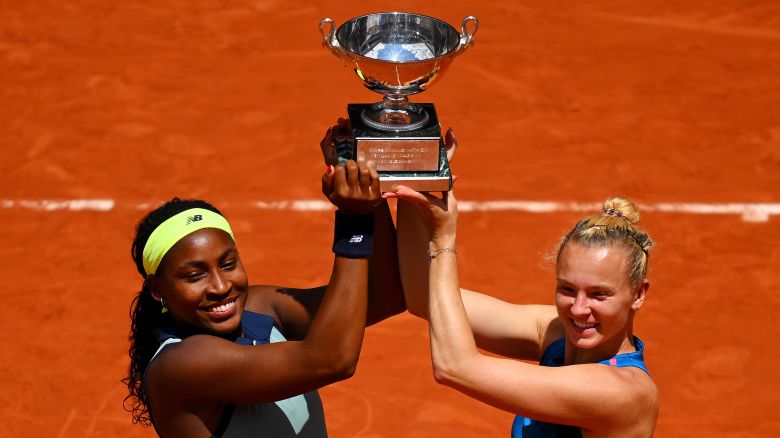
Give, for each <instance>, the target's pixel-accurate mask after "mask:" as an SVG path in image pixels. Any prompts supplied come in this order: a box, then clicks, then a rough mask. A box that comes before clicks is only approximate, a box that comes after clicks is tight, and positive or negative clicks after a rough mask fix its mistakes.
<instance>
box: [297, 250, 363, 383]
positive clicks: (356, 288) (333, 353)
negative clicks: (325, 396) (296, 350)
mask: <svg viewBox="0 0 780 438" xmlns="http://www.w3.org/2000/svg"><path fill="white" fill-rule="evenodd" d="M367 289H368V260H367V259H352V258H346V257H341V256H339V255H336V257H335V260H334V264H333V273H332V274H331V279H330V282H329V284H328V286H327V289H326V291H325V295H324V297H323V300H322V303H321V304H320V307H319V309H318V311H317V314H316V315H315V317H314V319H313V321H312V323H311V326H310V327H309V330H308V333H307V335H306V338H305V339H304V340H303V342H304V343H305V344H306V347H307V349H309V351H310V352H311V356H310V357H311V359H312V360H313V361H323V362H328V363H332V364H334V365H333V366H335V367H336V368H347V369H349V368H351V369H354V366H355V364H356V362H357V359H358V356H359V354H360V347H361V344H362V342H363V329H364V327H365V321H366V304H367V293H366V291H367ZM347 371H349V370H347Z"/></svg>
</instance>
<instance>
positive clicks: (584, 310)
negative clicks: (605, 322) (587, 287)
mask: <svg viewBox="0 0 780 438" xmlns="http://www.w3.org/2000/svg"><path fill="white" fill-rule="evenodd" d="M571 314H572V316H587V315H589V314H590V306H589V305H588V296H587V294H586V293H585V292H578V293H577V295H576V296H575V297H574V304H572V306H571Z"/></svg>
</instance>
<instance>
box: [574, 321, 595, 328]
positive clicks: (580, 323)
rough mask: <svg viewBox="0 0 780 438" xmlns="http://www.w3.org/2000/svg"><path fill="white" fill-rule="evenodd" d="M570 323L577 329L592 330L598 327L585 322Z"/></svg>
mask: <svg viewBox="0 0 780 438" xmlns="http://www.w3.org/2000/svg"><path fill="white" fill-rule="evenodd" d="M571 321H572V322H573V323H574V325H575V326H577V327H579V328H581V329H588V328H593V327H596V325H598V324H596V323H590V324H589V323H587V322H579V321H576V320H573V319H572V320H571Z"/></svg>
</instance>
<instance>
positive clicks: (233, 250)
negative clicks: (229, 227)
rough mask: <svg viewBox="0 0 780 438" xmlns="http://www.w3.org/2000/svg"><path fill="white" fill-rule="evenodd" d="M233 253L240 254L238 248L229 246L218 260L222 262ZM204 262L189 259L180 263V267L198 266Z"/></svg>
mask: <svg viewBox="0 0 780 438" xmlns="http://www.w3.org/2000/svg"><path fill="white" fill-rule="evenodd" d="M233 254H238V250H237V249H236V248H228V249H227V250H226V251H225V252H223V253H222V255H220V256H219V257H217V260H218V261H219V262H222V261H224V260H225V259H226V258H228V257H230V256H231V255H233ZM202 264H203V260H187V261H186V262H184V263H182V264H180V265H179V267H178V269H181V268H187V267H193V268H197V267H198V266H200V265H202Z"/></svg>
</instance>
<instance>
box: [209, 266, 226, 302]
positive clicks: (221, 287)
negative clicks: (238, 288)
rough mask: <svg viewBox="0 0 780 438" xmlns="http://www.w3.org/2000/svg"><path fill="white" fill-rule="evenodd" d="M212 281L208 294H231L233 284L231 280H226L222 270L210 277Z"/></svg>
mask: <svg viewBox="0 0 780 438" xmlns="http://www.w3.org/2000/svg"><path fill="white" fill-rule="evenodd" d="M210 280H211V281H210V282H209V287H208V289H207V290H206V293H208V294H211V295H217V296H223V295H227V294H228V293H229V292H230V288H231V287H232V284H231V282H230V280H229V279H227V278H225V273H224V272H222V271H221V270H219V269H217V270H216V272H214V273H213V274H212V275H211V276H210Z"/></svg>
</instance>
